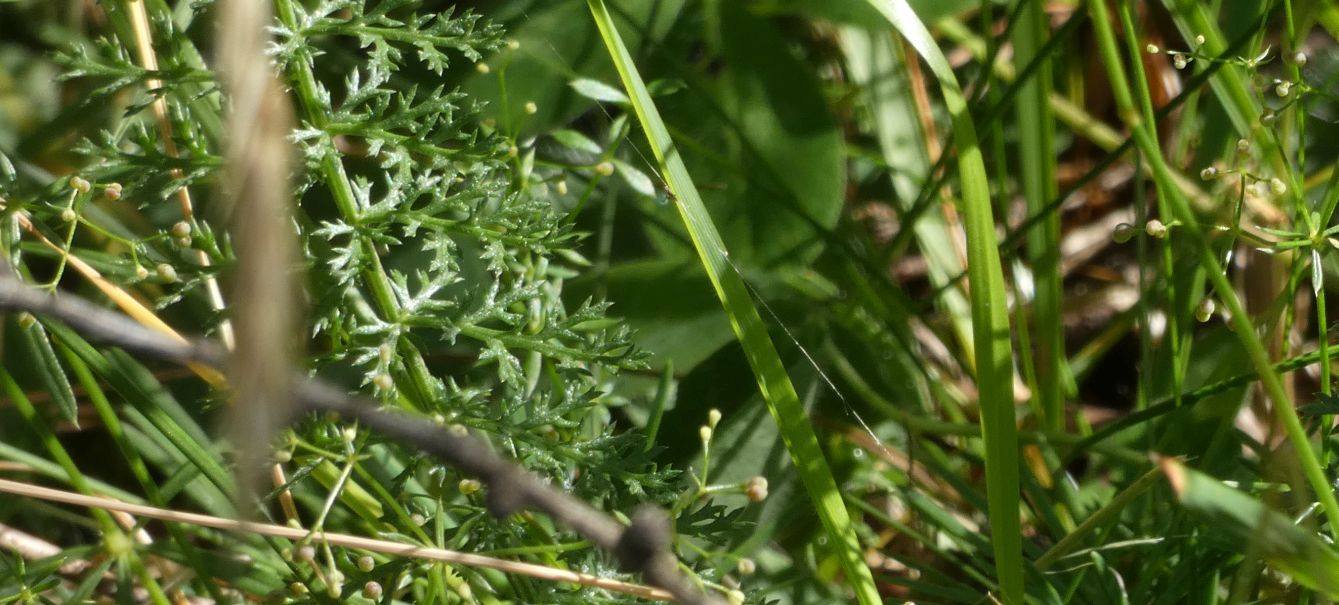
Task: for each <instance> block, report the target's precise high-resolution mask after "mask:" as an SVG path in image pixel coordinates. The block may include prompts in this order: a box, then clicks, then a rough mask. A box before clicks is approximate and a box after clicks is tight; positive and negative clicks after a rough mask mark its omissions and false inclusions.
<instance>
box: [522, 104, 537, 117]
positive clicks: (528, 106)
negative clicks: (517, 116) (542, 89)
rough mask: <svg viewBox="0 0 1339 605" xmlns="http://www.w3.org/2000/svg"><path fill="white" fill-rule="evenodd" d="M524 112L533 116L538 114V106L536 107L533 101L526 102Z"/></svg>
mask: <svg viewBox="0 0 1339 605" xmlns="http://www.w3.org/2000/svg"><path fill="white" fill-rule="evenodd" d="M525 112H526V113H528V114H530V115H534V114H536V113H538V112H539V105H536V104H535V102H534V101H526V102H525Z"/></svg>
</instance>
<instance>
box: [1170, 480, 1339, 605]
mask: <svg viewBox="0 0 1339 605" xmlns="http://www.w3.org/2000/svg"><path fill="white" fill-rule="evenodd" d="M1162 470H1163V472H1164V473H1165V474H1166V475H1167V480H1168V481H1169V482H1170V483H1171V484H1172V489H1173V490H1174V491H1175V492H1176V496H1177V498H1178V499H1180V500H1181V505H1182V506H1184V507H1186V508H1187V509H1189V510H1191V511H1193V512H1195V513H1197V514H1198V515H1200V516H1201V518H1203V519H1204V520H1205V527H1207V528H1213V531H1214V532H1222V533H1223V534H1225V535H1226V537H1227V538H1228V539H1231V540H1234V541H1236V542H1237V543H1239V544H1240V545H1241V547H1242V548H1243V549H1245V548H1246V547H1247V545H1248V544H1249V545H1250V548H1252V549H1254V550H1255V552H1257V553H1259V556H1260V558H1262V559H1264V560H1266V561H1268V562H1269V564H1270V565H1273V566H1274V567H1276V568H1278V569H1279V571H1282V572H1284V573H1286V574H1288V575H1289V576H1292V578H1293V579H1294V580H1297V583H1298V584H1301V585H1303V586H1306V587H1308V588H1311V589H1314V590H1318V591H1321V592H1324V593H1325V594H1326V595H1328V596H1329V597H1330V598H1332V599H1333V598H1339V554H1336V553H1335V551H1334V549H1333V548H1331V547H1330V546H1328V545H1327V544H1325V542H1324V541H1322V540H1321V539H1320V537H1318V536H1317V535H1316V534H1315V533H1313V532H1310V531H1307V530H1306V529H1304V528H1302V527H1299V526H1298V525H1296V524H1295V523H1293V522H1292V520H1291V519H1289V518H1288V517H1287V516H1285V515H1283V514H1282V513H1279V512H1278V511H1274V510H1271V509H1269V508H1268V507H1266V506H1265V505H1264V503H1262V502H1260V501H1259V500H1256V499H1255V498H1252V497H1250V496H1249V495H1247V494H1244V493H1242V492H1240V491H1237V490H1235V489H1232V488H1231V487H1228V486H1227V485H1224V484H1223V483H1222V482H1221V481H1218V480H1217V479H1214V478H1213V477H1210V476H1208V475H1205V474H1203V473H1199V472H1196V471H1194V470H1191V469H1189V468H1186V467H1185V466H1183V465H1182V464H1181V463H1179V462H1177V461H1176V460H1174V459H1170V458H1168V459H1164V460H1163V462H1162Z"/></svg>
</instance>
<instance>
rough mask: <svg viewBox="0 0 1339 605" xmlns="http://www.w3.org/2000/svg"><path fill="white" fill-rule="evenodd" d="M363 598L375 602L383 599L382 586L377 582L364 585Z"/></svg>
mask: <svg viewBox="0 0 1339 605" xmlns="http://www.w3.org/2000/svg"><path fill="white" fill-rule="evenodd" d="M369 558H371V557H369ZM363 596H364V597H366V598H368V599H372V600H373V601H375V600H377V599H380V598H381V584H379V583H377V582H368V583H366V584H363Z"/></svg>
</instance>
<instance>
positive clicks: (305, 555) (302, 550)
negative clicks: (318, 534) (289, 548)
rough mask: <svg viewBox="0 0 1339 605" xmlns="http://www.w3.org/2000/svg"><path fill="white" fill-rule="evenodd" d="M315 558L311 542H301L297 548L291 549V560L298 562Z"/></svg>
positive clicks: (305, 561) (314, 549)
mask: <svg viewBox="0 0 1339 605" xmlns="http://www.w3.org/2000/svg"><path fill="white" fill-rule="evenodd" d="M315 559H316V547H315V546H312V545H311V544H303V545H302V546H299V547H298V549H297V550H295V551H293V560H294V561H297V562H299V563H307V562H309V561H313V560H315Z"/></svg>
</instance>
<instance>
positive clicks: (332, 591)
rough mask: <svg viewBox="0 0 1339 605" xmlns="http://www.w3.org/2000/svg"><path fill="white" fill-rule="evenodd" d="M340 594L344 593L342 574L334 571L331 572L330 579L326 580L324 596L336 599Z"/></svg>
mask: <svg viewBox="0 0 1339 605" xmlns="http://www.w3.org/2000/svg"><path fill="white" fill-rule="evenodd" d="M342 592H344V574H342V573H340V572H339V570H338V569H336V570H334V571H331V572H330V577H329V578H327V583H326V586H325V594H326V596H329V597H330V598H332V599H337V598H339V594H340V593H342Z"/></svg>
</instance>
